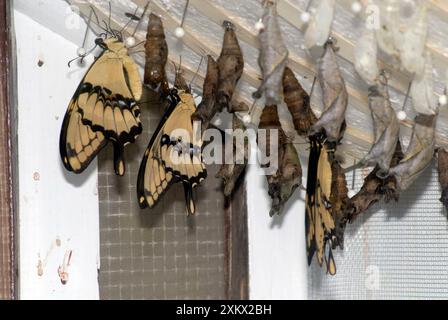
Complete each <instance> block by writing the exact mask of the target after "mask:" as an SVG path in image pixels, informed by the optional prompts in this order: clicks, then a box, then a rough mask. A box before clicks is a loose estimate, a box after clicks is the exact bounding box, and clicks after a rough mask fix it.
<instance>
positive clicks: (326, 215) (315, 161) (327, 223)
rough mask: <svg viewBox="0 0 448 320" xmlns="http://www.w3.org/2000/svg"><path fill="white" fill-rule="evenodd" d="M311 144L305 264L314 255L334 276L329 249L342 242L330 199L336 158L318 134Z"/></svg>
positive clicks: (312, 137)
mask: <svg viewBox="0 0 448 320" xmlns="http://www.w3.org/2000/svg"><path fill="white" fill-rule="evenodd" d="M310 145H311V150H310V158H309V164H308V178H307V187H306V207H305V210H306V214H305V225H306V245H307V255H308V264H311V261H312V259H313V256H314V254H316V257H317V261H318V263H319V265H320V266H322V264H323V262H324V261H325V267H326V269H327V272H328V273H330V274H332V275H334V274H335V273H336V264H335V261H334V258H333V252H332V249H334V248H335V247H336V245H339V244H340V243H342V240H341V239H339V234H338V226H336V223H335V217H334V214H333V212H332V209H333V208H332V202H331V200H333V199H332V198H334V194H335V193H336V190H334V189H335V187H337V186H336V184H335V183H333V181H335V182H336V180H335V179H336V177H335V174H334V173H335V172H334V171H335V166H334V164H335V163H334V162H335V161H336V160H334V151H332V150H330V149H329V147H328V145H326V144H325V143H323V142H322V139H320V138H319V137H317V136H311V137H310ZM344 183H345V177H344ZM344 187H345V185H344ZM345 192H346V190H345ZM332 193H333V194H332ZM335 204H336V203H335ZM335 204H334V205H335Z"/></svg>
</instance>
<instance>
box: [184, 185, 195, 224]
mask: <svg viewBox="0 0 448 320" xmlns="http://www.w3.org/2000/svg"><path fill="white" fill-rule="evenodd" d="M183 184H184V191H185V204H186V209H187V215H188V216H193V215H194V214H195V213H196V205H195V203H194V198H193V187H192V186H191V184H190V183H188V182H184V183H183Z"/></svg>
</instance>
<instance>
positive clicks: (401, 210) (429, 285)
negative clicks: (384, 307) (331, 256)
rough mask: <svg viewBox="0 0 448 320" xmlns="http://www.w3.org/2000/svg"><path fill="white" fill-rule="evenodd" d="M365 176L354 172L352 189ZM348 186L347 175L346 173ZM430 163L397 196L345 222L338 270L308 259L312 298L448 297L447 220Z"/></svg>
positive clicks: (359, 183) (310, 295)
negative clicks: (324, 268) (395, 200)
mask: <svg viewBox="0 0 448 320" xmlns="http://www.w3.org/2000/svg"><path fill="white" fill-rule="evenodd" d="M363 178H364V176H362V175H361V174H359V172H358V174H357V177H356V178H355V185H356V188H357V189H359V188H360V187H361V185H362V182H363ZM347 181H348V183H349V185H350V183H351V176H350V175H347ZM439 198H440V188H439V183H438V180H437V172H436V169H435V168H434V166H431V167H430V168H428V169H427V170H426V171H425V172H424V173H423V175H422V176H421V177H420V178H419V179H418V180H417V181H416V182H415V183H414V184H413V185H412V186H411V187H410V188H409V189H408V190H406V191H405V192H403V193H402V194H401V195H400V201H399V202H398V203H390V204H384V203H381V204H377V205H375V206H374V207H373V208H371V209H370V210H369V211H368V212H366V213H365V214H364V215H362V216H360V217H359V220H358V221H356V222H355V223H353V225H349V226H347V230H346V234H345V248H344V251H343V252H342V251H340V250H337V251H335V259H336V264H337V268H338V270H337V274H336V275H335V276H330V275H326V274H325V273H324V272H323V271H322V269H320V268H319V267H318V266H317V263H316V262H315V261H313V265H312V267H311V268H310V269H309V270H310V271H309V273H310V274H309V278H310V281H309V297H310V298H311V299H426V298H430V299H447V298H448V272H447V265H448V222H447V217H446V212H445V209H444V208H443V206H442V204H441V203H440V201H439Z"/></svg>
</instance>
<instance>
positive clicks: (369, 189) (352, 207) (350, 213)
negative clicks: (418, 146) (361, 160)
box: [345, 141, 403, 222]
mask: <svg viewBox="0 0 448 320" xmlns="http://www.w3.org/2000/svg"><path fill="white" fill-rule="evenodd" d="M402 159H403V152H402V150H401V144H400V142H399V141H398V143H397V144H396V147H395V152H394V155H393V157H392V161H391V162H390V166H396V165H397V164H398V163H399V162H400V161H401V160H402ZM380 170H381V168H380V166H378V165H377V166H376V167H375V168H374V169H373V170H372V171H371V172H370V173H369V175H368V176H367V177H366V178H365V179H364V183H363V185H362V187H361V189H360V190H359V192H358V193H357V194H356V195H355V196H354V197H352V198H351V199H350V200H349V202H348V204H347V206H346V210H345V211H346V212H345V216H346V220H347V221H350V222H353V221H354V220H355V219H356V218H357V217H358V216H359V215H360V214H362V213H363V212H365V211H366V210H368V209H369V208H370V207H372V206H373V205H374V204H375V203H377V202H379V201H381V200H383V199H384V200H385V202H389V201H391V200H395V201H398V198H399V195H400V192H399V190H398V186H397V180H396V179H395V177H394V176H388V177H387V178H385V179H382V178H379V177H378V174H377V173H378V171H380Z"/></svg>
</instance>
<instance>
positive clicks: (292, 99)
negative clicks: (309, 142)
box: [283, 67, 317, 137]
mask: <svg viewBox="0 0 448 320" xmlns="http://www.w3.org/2000/svg"><path fill="white" fill-rule="evenodd" d="M283 95H284V100H285V103H286V105H287V106H288V109H289V112H290V113H291V115H292V121H293V123H294V128H295V129H296V131H297V133H298V134H299V135H301V136H304V137H306V136H308V132H309V130H310V127H311V126H312V125H313V124H314V123H315V122H316V121H317V118H316V115H315V114H314V112H313V110H312V109H311V105H310V97H309V95H308V93H306V91H305V90H304V89H303V88H302V86H301V85H300V83H299V81H298V80H297V79H296V77H295V75H294V73H293V72H292V70H291V69H290V68H288V67H286V68H285V72H284V73H283Z"/></svg>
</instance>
